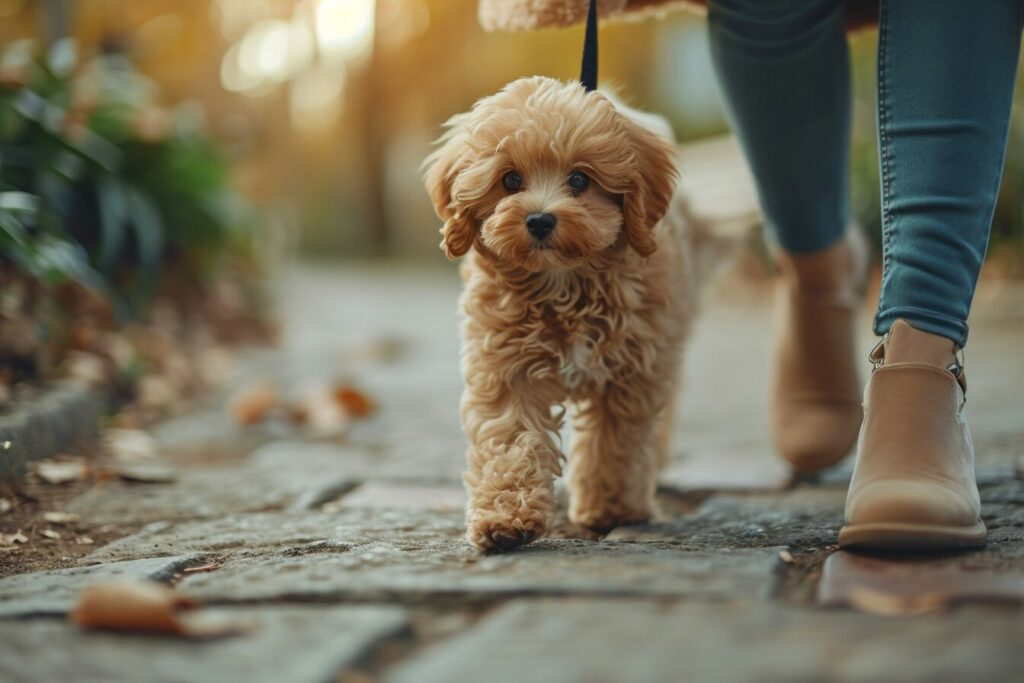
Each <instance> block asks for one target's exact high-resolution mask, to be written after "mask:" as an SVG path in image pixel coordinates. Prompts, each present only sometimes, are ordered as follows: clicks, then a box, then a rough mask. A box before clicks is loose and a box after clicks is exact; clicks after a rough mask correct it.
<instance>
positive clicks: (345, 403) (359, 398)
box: [334, 384, 374, 417]
mask: <svg viewBox="0 0 1024 683" xmlns="http://www.w3.org/2000/svg"><path fill="white" fill-rule="evenodd" d="M334 400H335V401H337V402H338V403H339V404H340V405H341V407H342V408H344V409H345V412H346V413H348V414H349V415H351V416H352V417H367V416H369V415H370V413H372V412H373V408H374V406H373V401H371V400H370V397H369V396H367V395H366V394H364V393H363V392H361V391H359V390H358V389H356V388H355V387H353V386H350V385H347V384H342V385H339V386H336V387H335V388H334Z"/></svg>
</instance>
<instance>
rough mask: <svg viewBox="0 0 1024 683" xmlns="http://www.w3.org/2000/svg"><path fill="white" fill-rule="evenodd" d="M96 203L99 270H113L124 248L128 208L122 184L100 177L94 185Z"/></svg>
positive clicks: (114, 179) (113, 179) (115, 180)
mask: <svg viewBox="0 0 1024 683" xmlns="http://www.w3.org/2000/svg"><path fill="white" fill-rule="evenodd" d="M96 201H97V204H98V205H99V210H100V243H99V253H98V254H97V257H96V258H97V261H98V262H99V264H100V268H102V269H103V270H105V271H109V270H110V269H111V268H113V266H114V264H115V262H116V260H117V256H118V254H120V253H121V249H122V248H123V246H124V240H125V237H126V234H127V231H126V230H125V223H126V221H127V217H128V208H127V204H126V202H125V193H124V188H123V186H122V184H121V183H120V182H119V181H118V180H117V179H116V178H114V177H113V176H111V175H107V174H104V175H102V176H100V178H99V180H98V181H97V185H96Z"/></svg>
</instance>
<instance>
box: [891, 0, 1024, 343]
mask: <svg viewBox="0 0 1024 683" xmlns="http://www.w3.org/2000/svg"><path fill="white" fill-rule="evenodd" d="M1020 33H1021V3H1020V2H1019V0H986V1H985V2H977V3H975V2H959V1H958V0H900V2H888V1H887V0H883V2H882V6H881V25H880V27H879V49H878V131H879V152H880V156H881V177H882V227H883V246H882V258H883V267H884V269H883V275H882V290H881V297H880V301H879V306H878V315H877V317H876V319H875V332H876V333H877V334H879V335H881V334H884V333H885V332H887V331H888V330H889V327H890V326H891V325H892V324H893V322H894V321H895V320H897V319H898V318H904V319H906V320H907V321H909V322H910V323H911V325H913V326H914V327H916V328H918V329H920V330H923V331H925V332H930V333H932V334H938V335H941V336H944V337H947V338H949V339H952V340H953V341H954V342H956V343H957V344H958V345H959V346H963V345H964V344H965V343H966V341H967V314H968V311H969V310H970V306H971V299H972V298H973V295H974V286H975V283H976V282H977V279H978V272H979V271H980V270H981V263H982V261H983V260H984V258H985V251H986V249H987V246H988V234H989V229H990V227H991V224H992V212H993V210H994V208H995V201H996V193H997V191H998V189H999V180H1000V176H1001V174H1002V168H1003V156H1004V153H1005V150H1006V137H1007V130H1008V127H1009V122H1010V106H1011V104H1012V101H1013V87H1014V77H1015V74H1016V70H1017V60H1018V56H1019V54H1020Z"/></svg>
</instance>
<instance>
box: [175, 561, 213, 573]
mask: <svg viewBox="0 0 1024 683" xmlns="http://www.w3.org/2000/svg"><path fill="white" fill-rule="evenodd" d="M220 567H221V565H220V563H219V562H211V563H210V564H203V565H199V566H198V567H186V568H184V569H182V570H181V573H182V574H201V573H202V572H213V571H217V570H218V569H220Z"/></svg>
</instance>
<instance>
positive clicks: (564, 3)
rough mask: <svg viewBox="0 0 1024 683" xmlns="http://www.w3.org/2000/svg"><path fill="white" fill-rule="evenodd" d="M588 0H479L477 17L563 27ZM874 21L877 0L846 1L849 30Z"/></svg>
mask: <svg viewBox="0 0 1024 683" xmlns="http://www.w3.org/2000/svg"><path fill="white" fill-rule="evenodd" d="M588 5H589V0H480V3H479V6H478V9H477V16H478V18H479V20H480V25H481V26H482V27H483V28H484V30H486V31H533V30H535V29H540V28H554V27H558V28H564V27H567V26H572V25H573V24H578V23H580V22H582V21H584V19H586V16H587V7H588ZM597 7H598V14H599V16H600V17H601V19H603V20H604V19H606V20H609V21H618V20H623V19H625V20H641V19H645V18H647V17H650V16H662V15H665V14H668V13H669V12H672V11H674V10H678V9H688V10H693V11H695V12H696V13H698V14H706V12H707V0H598V3H597ZM877 24H878V0H848V1H847V3H846V25H847V29H848V30H850V31H855V30H858V29H862V28H866V27H870V26H874V25H877Z"/></svg>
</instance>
